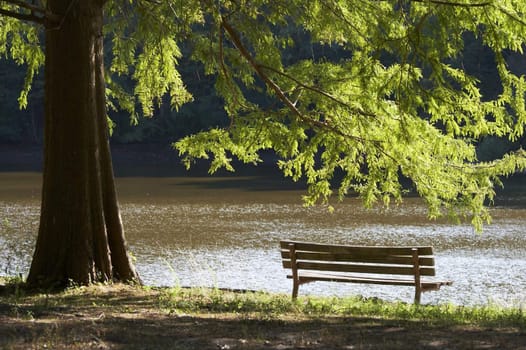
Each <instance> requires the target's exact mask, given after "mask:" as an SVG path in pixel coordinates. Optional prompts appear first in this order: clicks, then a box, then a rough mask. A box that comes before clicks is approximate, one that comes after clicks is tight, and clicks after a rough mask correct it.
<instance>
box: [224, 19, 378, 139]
mask: <svg viewBox="0 0 526 350" xmlns="http://www.w3.org/2000/svg"><path fill="white" fill-rule="evenodd" d="M221 20H222V23H221V26H222V27H223V28H224V29H225V31H226V32H227V33H228V35H229V36H230V39H232V42H233V44H234V45H235V47H236V48H237V49H238V51H239V53H240V54H241V56H243V57H244V58H245V59H246V60H247V61H248V63H249V64H250V66H251V67H252V69H254V71H255V72H256V74H257V75H258V76H259V77H260V78H261V80H263V82H265V84H266V85H267V86H268V87H269V88H270V89H272V90H273V91H274V93H275V94H276V95H277V97H278V99H279V100H281V101H282V102H283V103H284V104H285V105H286V106H287V107H288V108H289V109H290V110H291V112H292V113H294V114H295V115H296V116H297V117H298V118H299V119H300V120H302V121H304V122H305V123H307V124H310V125H312V126H315V127H318V128H321V129H328V130H331V131H332V132H334V133H335V134H337V135H340V136H342V137H345V138H347V137H348V138H352V139H355V140H358V141H360V142H365V141H366V140H365V139H363V138H361V137H358V136H353V135H347V134H345V133H344V132H342V131H341V130H339V129H337V128H336V127H334V126H333V125H330V124H329V123H328V122H326V121H320V120H314V119H311V118H308V117H306V116H305V115H304V114H303V113H301V111H300V110H299V109H298V108H297V107H296V104H295V103H294V102H292V101H291V100H290V99H289V98H288V97H287V96H286V95H285V93H284V92H283V90H281V88H280V87H279V86H278V85H277V84H276V83H275V82H274V81H273V80H272V79H271V78H270V77H269V76H268V75H267V74H265V72H264V71H263V66H261V65H260V64H259V63H257V62H256V61H255V60H254V58H253V57H252V55H251V54H250V52H248V50H247V48H246V47H245V46H244V45H243V43H242V42H241V38H240V37H239V35H238V34H237V32H236V31H235V30H234V28H232V26H231V25H230V23H228V21H227V20H225V18H224V17H222V18H221ZM369 141H370V142H374V143H376V142H379V141H374V140H372V141H371V140H369Z"/></svg>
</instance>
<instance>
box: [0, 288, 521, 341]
mask: <svg viewBox="0 0 526 350" xmlns="http://www.w3.org/2000/svg"><path fill="white" fill-rule="evenodd" d="M525 344H526V317H525V314H524V310H523V309H521V308H501V307H498V306H496V305H491V306H482V307H464V306H454V305H421V306H417V305H413V304H406V303H401V302H400V303H391V302H385V301H382V300H379V299H365V298H361V297H348V298H332V297H312V296H305V297H299V298H298V299H297V300H295V301H293V300H291V298H290V296H289V295H282V294H269V293H264V292H245V293H242V292H234V291H225V290H218V289H208V288H153V287H140V286H126V285H96V286H91V287H75V288H69V289H67V290H65V291H61V292H57V293H29V292H27V291H25V290H24V288H23V284H21V283H20V281H18V280H13V279H11V280H6V279H4V280H3V281H2V280H1V279H0V349H4V348H5V349H26V348H45V347H47V348H57V349H59V348H64V349H65V348H67V349H69V348H72V349H74V348H79V349H80V348H82V349H84V348H98V349H105V348H108V349H110V348H112V349H113V348H115V349H164V348H174V349H237V348H239V349H296V348H303V349H385V348H387V349H406V348H417V349H441V348H454V349H464V348H465V349H478V348H480V349H520V348H521V346H522V348H523V349H526V347H525Z"/></svg>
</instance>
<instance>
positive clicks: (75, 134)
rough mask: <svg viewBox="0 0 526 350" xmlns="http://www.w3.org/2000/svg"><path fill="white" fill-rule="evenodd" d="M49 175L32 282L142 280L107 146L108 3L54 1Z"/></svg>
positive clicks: (48, 73)
mask: <svg viewBox="0 0 526 350" xmlns="http://www.w3.org/2000/svg"><path fill="white" fill-rule="evenodd" d="M47 6H48V8H49V10H50V11H51V12H52V13H55V14H60V15H62V16H63V19H62V21H61V22H60V24H59V25H58V26H56V27H54V28H48V29H47V30H46V62H45V84H46V86H45V127H44V174H43V187H42V205H41V216H40V227H39V232H38V238H37V243H36V248H35V252H34V255H33V261H32V264H31V268H30V272H29V276H28V279H27V283H28V284H29V285H32V286H38V287H46V288H47V287H62V286H65V285H67V284H68V283H76V284H90V283H93V282H105V281H111V280H122V281H132V280H136V281H137V280H138V276H137V273H136V271H135V269H134V267H133V265H132V263H131V262H130V259H129V257H128V254H127V252H126V246H125V239H124V232H123V227H122V222H121V218H120V214H119V208H118V204H117V196H116V191H115V185H114V177H113V170H112V162H111V154H110V148H109V144H108V130H107V129H108V127H107V122H106V100H105V81H104V64H103V35H102V26H103V9H102V8H103V1H102V0H95V1H93V0H78V1H76V0H73V1H72V2H71V0H48V1H47Z"/></svg>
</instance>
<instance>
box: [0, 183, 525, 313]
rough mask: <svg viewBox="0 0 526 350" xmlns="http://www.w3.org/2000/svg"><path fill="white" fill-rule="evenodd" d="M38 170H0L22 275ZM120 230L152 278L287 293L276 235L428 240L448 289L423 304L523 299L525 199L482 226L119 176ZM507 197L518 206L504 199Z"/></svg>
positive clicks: (310, 290)
mask: <svg viewBox="0 0 526 350" xmlns="http://www.w3.org/2000/svg"><path fill="white" fill-rule="evenodd" d="M39 179H40V175H39V174H32V173H4V174H0V183H1V184H2V187H1V188H0V220H1V221H2V222H4V223H3V224H2V226H1V231H0V246H1V247H2V250H1V251H0V274H14V273H21V274H26V273H27V271H28V266H29V263H30V258H31V254H32V250H33V245H34V241H35V235H36V232H37V229H38V219H39V217H38V216H39V192H40V182H39V181H40V180H39ZM117 184H118V190H119V196H120V203H121V210H122V217H123V221H124V225H125V230H126V235H127V239H128V243H129V246H130V252H131V253H132V254H133V257H134V259H135V263H136V266H137V269H138V271H139V273H140V275H141V277H142V279H143V280H144V282H145V283H147V284H150V285H182V286H213V287H221V288H223V287H224V288H241V289H251V290H267V291H271V292H283V293H290V291H291V281H290V280H287V279H286V277H285V276H286V272H285V271H284V270H283V268H282V267H281V261H280V254H279V248H278V247H279V240H280V239H294V240H305V241H314V242H327V243H341V244H362V245H392V244H402V245H406V244H407V245H433V246H434V247H435V252H436V255H437V257H436V264H437V275H438V277H439V278H444V279H450V280H453V281H454V284H453V286H451V287H444V288H443V289H442V290H440V291H438V292H429V293H425V294H424V295H423V298H422V301H423V302H424V303H447V302H451V303H455V304H465V305H476V304H487V303H498V304H502V305H515V306H517V305H520V306H525V305H526V293H525V292H524V290H525V287H526V260H525V259H524V256H525V254H526V235H524V228H525V224H524V217H525V214H526V208H525V207H524V206H523V205H522V204H521V203H524V198H522V197H521V196H520V195H519V194H517V195H516V196H514V197H513V198H512V199H513V200H512V201H507V202H506V203H507V205H500V206H496V207H494V208H493V209H492V215H493V223H492V224H491V225H489V226H486V227H485V230H484V232H483V233H482V234H477V233H475V232H474V231H473V228H472V227H471V226H469V225H467V224H461V225H453V224H452V223H450V222H447V221H429V220H428V219H427V218H426V208H425V206H424V205H423V204H422V202H421V201H420V200H419V199H417V198H408V199H406V200H405V201H404V203H403V204H402V205H400V206H393V207H391V208H389V209H385V208H375V209H372V210H366V209H364V208H363V207H362V206H361V204H360V202H359V201H358V200H356V199H352V198H349V199H346V200H345V201H344V202H343V203H339V204H336V205H335V211H334V213H332V214H330V213H329V212H328V211H327V209H326V208H324V207H312V208H305V207H303V205H302V203H301V194H302V193H303V192H302V191H301V190H299V189H297V188H296V187H295V186H292V185H290V184H288V183H287V184H285V185H283V184H282V183H280V182H279V181H278V180H269V179H266V178H258V177H227V178H209V177H195V178H188V177H162V178H139V177H133V178H119V179H118V180H117ZM509 203H512V204H513V205H509ZM300 294H321V295H339V296H344V295H349V294H362V295H365V296H371V297H373V296H374V297H380V298H385V299H388V300H404V301H412V298H413V288H409V287H393V286H369V285H358V284H342V283H323V282H318V283H313V284H309V285H304V286H301V287H300Z"/></svg>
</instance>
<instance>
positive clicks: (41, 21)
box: [0, 9, 46, 25]
mask: <svg viewBox="0 0 526 350" xmlns="http://www.w3.org/2000/svg"><path fill="white" fill-rule="evenodd" d="M0 15H3V16H6V17H11V18H16V19H19V20H21V21H27V22H34V23H38V24H42V25H44V24H45V23H46V19H45V18H44V17H38V16H35V15H25V14H22V13H18V12H13V11H9V10H4V9H0Z"/></svg>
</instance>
